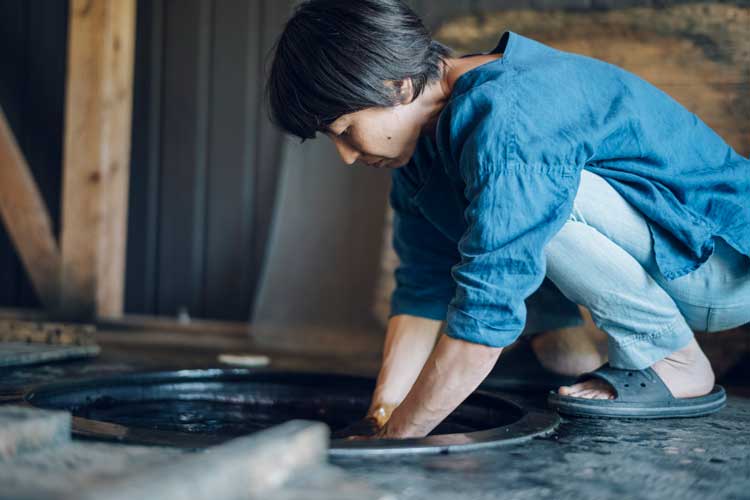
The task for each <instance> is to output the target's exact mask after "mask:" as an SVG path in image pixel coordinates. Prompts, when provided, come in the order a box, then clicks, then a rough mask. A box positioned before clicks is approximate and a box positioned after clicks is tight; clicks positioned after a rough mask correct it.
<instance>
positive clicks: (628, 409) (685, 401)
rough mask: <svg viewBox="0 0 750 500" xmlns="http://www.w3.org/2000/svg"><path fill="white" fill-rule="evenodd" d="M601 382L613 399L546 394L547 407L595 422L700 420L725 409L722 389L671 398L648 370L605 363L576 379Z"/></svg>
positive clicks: (725, 396)
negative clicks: (684, 418) (618, 366)
mask: <svg viewBox="0 0 750 500" xmlns="http://www.w3.org/2000/svg"><path fill="white" fill-rule="evenodd" d="M592 378H598V379H601V380H604V381H605V382H607V383H608V384H610V385H611V386H612V387H613V388H614V390H615V399H586V398H576V397H573V396H561V395H559V394H557V392H554V391H552V392H550V394H549V396H548V397H547V403H548V404H549V406H550V407H551V408H552V409H554V410H557V411H558V412H559V413H562V414H564V415H570V416H574V417H598V418H612V417H615V418H674V417H702V416H704V415H709V414H711V413H714V412H717V411H719V410H720V409H722V408H723V407H724V406H725V405H726V401H727V395H726V393H725V392H724V388H723V387H721V386H720V385H715V386H714V388H713V390H712V391H711V392H709V393H708V394H706V395H705V396H698V397H695V398H675V397H674V396H672V393H671V392H669V389H668V388H667V386H666V385H664V382H662V380H661V378H659V375H657V374H656V372H655V371H654V370H653V369H652V368H646V369H645V370H624V369H620V368H613V367H611V366H609V363H607V364H605V365H603V366H602V367H600V368H599V369H597V370H594V371H593V372H591V373H586V374H584V375H581V377H579V378H578V381H577V382H583V381H585V380H589V379H592Z"/></svg>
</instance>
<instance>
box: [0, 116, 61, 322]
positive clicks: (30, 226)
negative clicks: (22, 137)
mask: <svg viewBox="0 0 750 500" xmlns="http://www.w3.org/2000/svg"><path fill="white" fill-rule="evenodd" d="M0 215H2V218H3V221H4V222H5V227H6V228H7V230H8V233H9V234H10V237H11V240H13V243H14V245H15V247H16V251H17V252H18V255H19V257H20V258H21V262H22V263H23V266H24V268H25V269H26V273H27V274H28V275H29V278H30V279H31V284H32V286H33V287H34V290H35V291H36V293H37V295H38V296H39V300H40V301H41V302H42V304H43V305H44V306H45V307H47V308H52V307H55V306H56V305H57V301H58V297H59V293H58V290H59V286H58V285H59V283H58V277H59V275H60V251H59V249H58V246H57V240H56V239H55V236H54V234H53V233H52V222H51V220H50V217H49V214H48V212H47V207H46V206H45V204H44V201H43V200H42V195H41V194H40V192H39V189H38V188H37V185H36V183H35V182H34V178H33V176H32V174H31V170H30V169H29V166H28V164H27V163H26V159H25V158H24V156H23V153H22V152H21V149H20V148H19V146H18V143H17V142H16V139H15V137H14V136H13V131H12V130H11V128H10V125H9V124H8V121H7V120H6V119H5V113H4V112H3V110H2V108H0Z"/></svg>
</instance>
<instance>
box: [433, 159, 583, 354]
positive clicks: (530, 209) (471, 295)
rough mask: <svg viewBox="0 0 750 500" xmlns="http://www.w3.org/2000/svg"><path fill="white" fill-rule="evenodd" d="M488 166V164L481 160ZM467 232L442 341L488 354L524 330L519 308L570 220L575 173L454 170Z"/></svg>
mask: <svg viewBox="0 0 750 500" xmlns="http://www.w3.org/2000/svg"><path fill="white" fill-rule="evenodd" d="M485 158H486V157H485ZM459 170H460V173H461V177H462V178H463V180H464V182H465V196H466V202H467V207H466V209H465V212H464V217H465V219H466V223H467V229H466V232H465V233H464V235H463V237H462V238H461V240H460V241H459V244H458V250H459V252H460V262H459V263H458V264H456V265H455V266H454V267H453V268H452V276H453V279H454V280H455V283H456V290H455V296H454V298H453V299H452V301H451V302H450V305H449V308H448V313H447V329H446V333H447V334H448V335H449V336H451V337H453V338H458V339H462V340H466V341H469V342H473V343H478V344H484V345H488V346H492V347H504V346H507V345H509V344H511V343H512V342H513V341H515V340H516V339H517V338H518V336H519V335H520V334H521V331H522V330H523V327H524V324H525V322H526V307H525V304H524V300H525V299H526V298H527V297H528V296H529V295H531V294H532V293H533V292H534V291H535V290H536V289H537V288H538V287H539V285H540V284H541V283H542V280H543V279H544V276H545V271H546V266H545V256H544V247H545V245H546V244H547V242H548V241H549V240H550V239H552V237H554V235H555V234H556V233H557V232H558V231H559V230H560V228H561V227H562V226H563V224H564V223H565V221H566V220H567V218H568V216H569V214H570V210H571V208H572V204H573V199H574V197H575V192H576V190H577V187H578V179H579V171H578V169H576V168H574V167H568V166H564V165H559V166H558V165H556V166H548V165H537V166H530V165H525V164H523V163H519V162H517V161H514V162H512V163H493V162H492V161H491V160H487V161H485V162H484V163H482V162H481V159H480V158H478V157H477V156H476V155H473V154H462V155H461V159H460V162H459Z"/></svg>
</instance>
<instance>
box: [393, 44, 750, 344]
mask: <svg viewBox="0 0 750 500" xmlns="http://www.w3.org/2000/svg"><path fill="white" fill-rule="evenodd" d="M492 53H503V56H502V57H501V58H499V59H497V60H494V61H492V62H489V63H486V64H483V65H481V66H479V67H476V68H474V69H472V70H470V71H468V72H466V73H464V74H463V75H462V76H461V77H459V79H458V80H457V81H456V83H455V85H454V88H453V91H452V93H451V97H450V100H449V101H448V103H447V104H446V106H445V108H444V109H443V110H442V112H441V114H440V117H439V119H438V124H437V127H436V132H435V137H434V140H433V138H431V137H429V136H428V135H426V134H423V135H422V136H421V137H420V139H419V141H418V144H417V148H416V150H415V153H414V155H413V157H412V158H411V160H410V161H409V163H407V165H405V166H404V167H401V168H399V169H395V170H393V171H392V186H391V192H390V203H391V206H392V207H393V209H394V233H393V245H394V249H395V250H396V253H397V254H398V256H399V258H400V261H401V262H400V265H399V267H398V268H397V269H396V271H395V278H396V289H395V291H394V293H393V295H392V298H391V316H393V315H397V314H410V315H414V316H421V317H426V318H432V319H439V320H442V319H445V320H446V322H447V329H446V334H447V335H449V336H451V337H454V338H458V339H463V340H466V341H469V342H474V343H479V344H484V345H488V346H494V347H503V346H506V345H508V344H510V343H512V342H513V341H514V340H515V339H516V338H517V337H518V336H519V335H520V333H521V331H522V329H523V327H524V324H525V321H526V308H525V304H524V300H525V299H526V298H527V297H528V296H529V295H531V294H532V293H533V292H534V291H535V290H536V289H537V288H538V287H539V285H540V284H541V283H542V280H543V279H544V276H545V258H544V247H545V245H546V244H547V242H549V241H550V239H552V237H554V235H555V234H556V233H557V232H558V231H559V230H560V228H561V227H562V226H563V225H564V224H565V222H566V220H567V219H568V217H569V214H570V212H571V209H572V205H573V200H574V198H575V195H576V192H577V189H578V183H579V179H580V172H581V169H584V168H585V169H587V170H590V171H592V172H594V173H596V174H598V175H600V176H601V177H603V178H604V179H606V180H607V181H608V182H609V183H610V184H611V185H612V187H614V188H615V189H616V190H617V191H618V192H619V193H620V194H621V195H622V196H623V198H625V199H626V200H627V201H628V202H629V203H630V204H631V205H633V206H634V207H635V208H636V209H638V210H639V211H640V212H641V213H642V214H643V215H644V217H645V218H646V219H647V221H648V224H649V227H650V229H651V234H652V236H653V245H654V252H655V257H656V262H657V265H658V267H659V270H660V271H661V273H662V274H663V275H664V277H665V278H666V279H670V280H671V279H674V278H677V277H679V276H682V275H685V274H687V273H689V272H691V271H693V270H695V269H697V268H698V267H699V266H700V265H701V264H702V263H703V262H705V261H706V260H707V259H708V258H709V256H710V255H711V254H712V252H713V248H714V241H713V238H714V237H717V236H718V237H721V238H723V239H724V240H726V241H727V242H728V243H729V244H730V245H731V246H732V247H734V248H735V249H736V250H738V251H739V252H741V253H743V254H745V255H750V160H748V159H746V158H744V157H742V156H740V155H739V154H738V153H737V152H736V151H734V150H733V149H732V148H731V147H730V146H729V145H728V144H727V143H726V142H725V141H724V140H723V139H722V138H721V137H719V136H718V135H717V134H716V132H714V131H713V130H712V129H711V128H710V127H708V126H707V125H706V124H705V123H704V122H703V121H701V119H700V118H698V117H697V116H696V115H695V114H693V113H691V112H690V111H688V110H687V109H686V108H685V107H684V106H682V105H681V104H680V103H678V102H677V101H675V100H674V99H673V98H672V97H670V96H669V95H668V94H666V93H664V92H663V91H661V90H660V89H658V88H657V87H655V86H653V85H652V84H650V83H648V82H646V81H645V80H643V79H641V78H639V77H638V76H636V75H635V74H633V73H630V72H628V71H626V70H624V69H622V68H620V67H618V66H615V65H613V64H610V63H607V62H604V61H601V60H598V59H594V58H591V57H587V56H583V55H580V54H575V53H571V52H566V51H562V50H558V49H554V48H552V47H550V46H548V45H545V44H543V43H541V42H537V41H535V40H532V39H530V38H527V37H524V36H522V35H519V34H517V33H514V32H513V31H506V32H504V33H503V35H502V37H501V38H500V42H499V43H498V45H497V47H496V48H495V49H494V50H493V51H492Z"/></svg>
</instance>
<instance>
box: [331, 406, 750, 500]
mask: <svg viewBox="0 0 750 500" xmlns="http://www.w3.org/2000/svg"><path fill="white" fill-rule="evenodd" d="M334 464H336V465H339V466H341V467H343V468H344V469H346V470H347V471H348V472H350V473H352V474H354V475H355V476H357V477H363V478H367V480H368V481H369V482H370V483H371V484H373V485H376V486H377V487H379V488H382V489H384V490H386V491H389V492H392V493H394V494H396V495H398V497H399V498H427V497H429V498H432V499H443V498H445V499H449V498H457V497H459V496H460V497H461V498H476V499H483V498H494V497H502V498H519V499H521V498H576V499H587V498H592V499H594V498H615V497H616V498H659V499H663V498H681V499H689V498H696V499H698V498H700V499H705V498H750V399H747V398H740V397H734V396H730V398H729V403H728V405H727V407H726V408H725V409H723V410H722V411H721V412H719V413H718V414H715V415H713V416H710V417H704V418H698V419H665V420H652V421H636V420H629V421H627V420H593V419H576V420H564V421H563V424H562V425H561V426H560V427H559V429H558V431H557V432H556V433H555V434H553V435H552V436H550V437H546V438H537V439H534V440H533V441H531V442H528V443H525V444H521V445H518V446H512V447H507V448H499V449H495V450H489V451H479V452H474V453H470V454H462V455H443V456H437V457H413V458H399V459H397V460H380V461H377V460H369V461H368V462H363V461H357V460H344V459H337V460H334Z"/></svg>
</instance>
